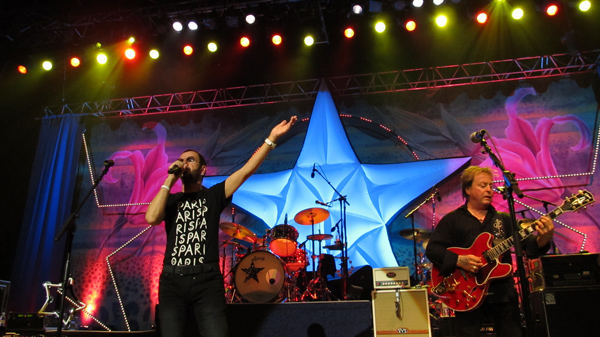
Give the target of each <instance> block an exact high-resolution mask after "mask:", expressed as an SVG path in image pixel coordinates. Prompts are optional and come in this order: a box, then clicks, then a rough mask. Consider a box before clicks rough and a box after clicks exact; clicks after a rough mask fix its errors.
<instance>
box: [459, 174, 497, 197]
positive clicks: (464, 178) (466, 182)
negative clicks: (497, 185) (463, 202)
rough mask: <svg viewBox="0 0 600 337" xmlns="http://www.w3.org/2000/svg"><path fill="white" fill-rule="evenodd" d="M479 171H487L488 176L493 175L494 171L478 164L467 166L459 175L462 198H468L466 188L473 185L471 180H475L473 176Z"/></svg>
mask: <svg viewBox="0 0 600 337" xmlns="http://www.w3.org/2000/svg"><path fill="white" fill-rule="evenodd" d="M479 173H487V174H489V175H490V177H492V178H493V177H494V173H493V172H492V170H491V169H490V168H489V167H479V166H469V167H467V168H466V169H465V170H464V171H463V173H462V175H461V176H460V184H461V187H462V195H463V198H465V199H467V200H468V199H469V195H468V194H467V188H469V187H471V185H473V180H475V176H476V175H478V174H479Z"/></svg>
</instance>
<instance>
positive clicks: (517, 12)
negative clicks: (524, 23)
mask: <svg viewBox="0 0 600 337" xmlns="http://www.w3.org/2000/svg"><path fill="white" fill-rule="evenodd" d="M523 15H525V13H524V12H523V9H522V8H515V9H514V10H513V11H512V18H513V19H515V20H520V19H522V18H523Z"/></svg>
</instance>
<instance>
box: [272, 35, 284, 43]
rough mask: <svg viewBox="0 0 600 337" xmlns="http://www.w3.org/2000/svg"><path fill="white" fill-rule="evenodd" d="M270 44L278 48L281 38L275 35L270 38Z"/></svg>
mask: <svg viewBox="0 0 600 337" xmlns="http://www.w3.org/2000/svg"><path fill="white" fill-rule="evenodd" d="M271 42H273V44H274V45H276V46H279V45H280V44H281V43H282V42H283V38H282V37H281V35H279V34H275V35H273V36H272V37H271Z"/></svg>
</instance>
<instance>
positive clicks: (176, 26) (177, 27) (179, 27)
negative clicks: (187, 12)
mask: <svg viewBox="0 0 600 337" xmlns="http://www.w3.org/2000/svg"><path fill="white" fill-rule="evenodd" d="M173 29H174V30H175V31H176V32H180V31H182V30H183V25H182V24H181V22H179V21H175V22H173Z"/></svg>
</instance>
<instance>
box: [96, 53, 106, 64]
mask: <svg viewBox="0 0 600 337" xmlns="http://www.w3.org/2000/svg"><path fill="white" fill-rule="evenodd" d="M96 62H98V63H100V64H106V62H108V56H106V54H104V53H99V54H98V55H97V56H96Z"/></svg>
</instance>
